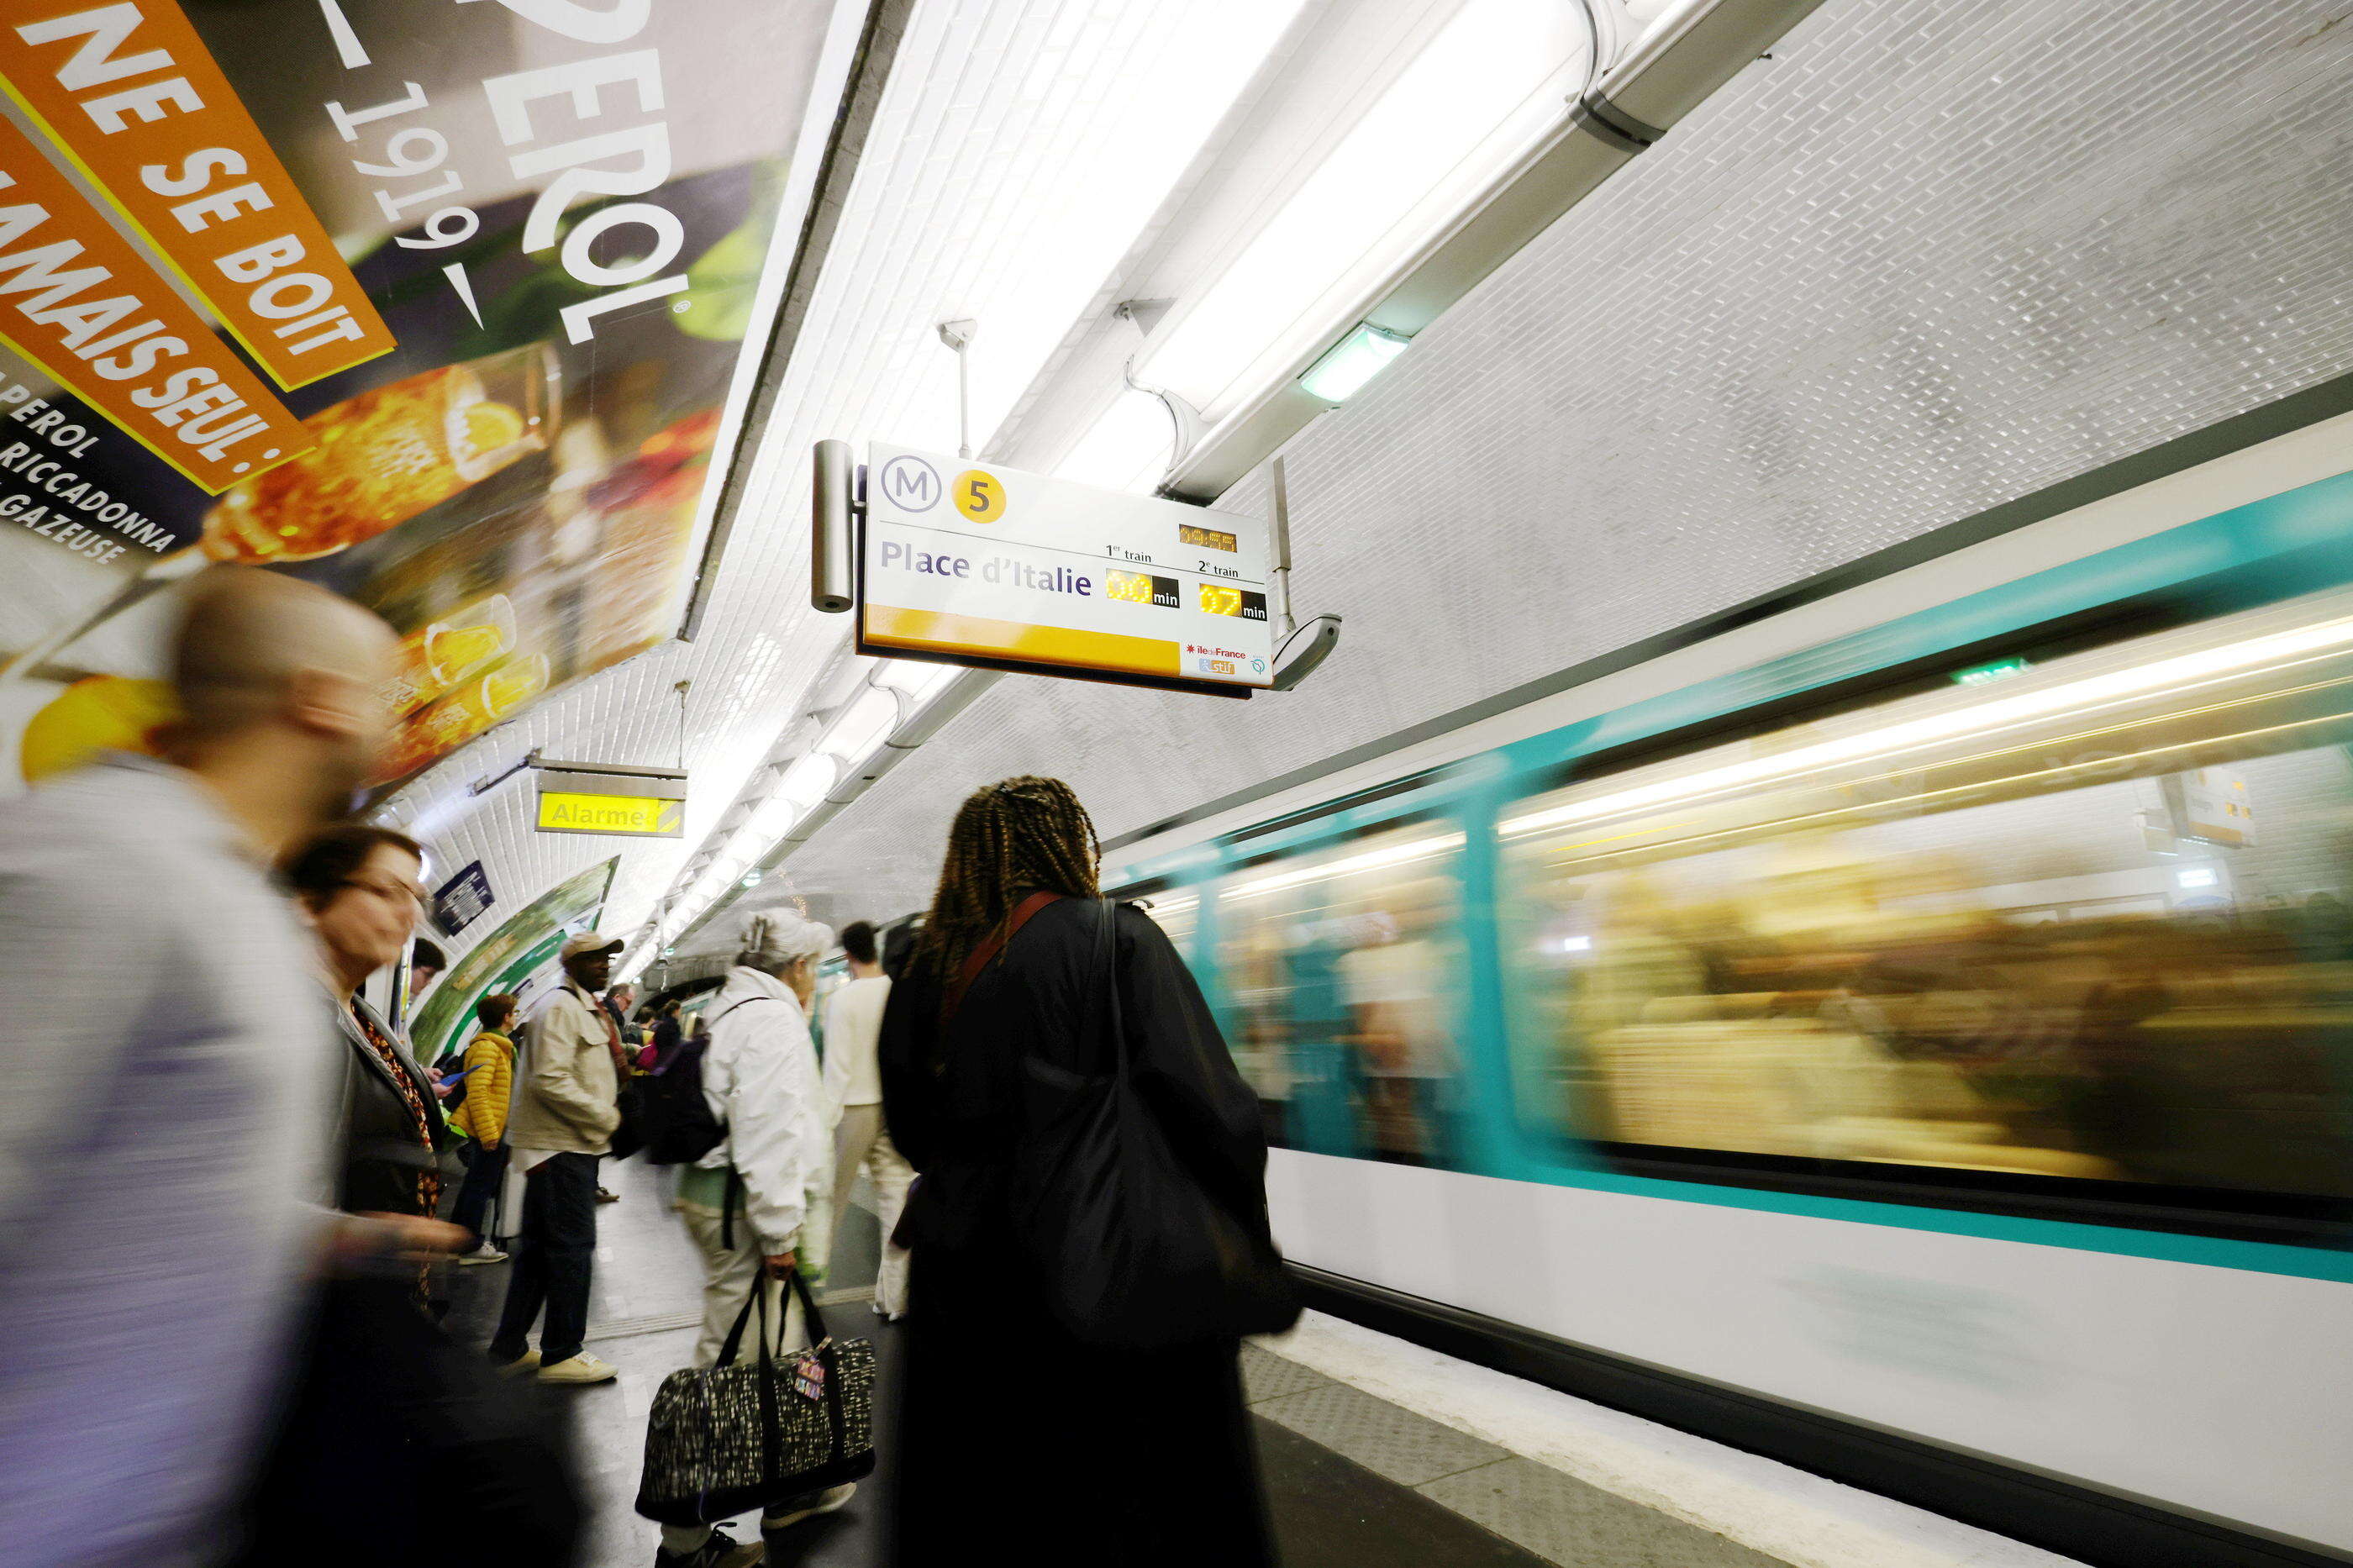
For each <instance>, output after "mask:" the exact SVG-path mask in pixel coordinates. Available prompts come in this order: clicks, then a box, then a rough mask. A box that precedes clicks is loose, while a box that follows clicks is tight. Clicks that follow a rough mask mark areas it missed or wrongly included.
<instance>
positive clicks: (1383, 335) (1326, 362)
mask: <svg viewBox="0 0 2353 1568" xmlns="http://www.w3.org/2000/svg"><path fill="white" fill-rule="evenodd" d="M1410 342H1413V340H1412V339H1411V338H1409V337H1407V336H1406V335H1405V334H1404V333H1402V332H1393V331H1389V330H1388V328H1387V327H1377V326H1374V325H1373V324H1372V323H1371V322H1370V321H1359V322H1358V323H1356V331H1353V332H1350V333H1349V334H1348V335H1347V336H1346V337H1345V338H1342V339H1341V340H1340V341H1339V342H1336V343H1334V344H1333V345H1332V347H1331V350H1330V352H1328V353H1325V354H1324V357H1323V358H1322V359H1319V360H1317V361H1316V362H1315V363H1314V364H1311V365H1309V366H1308V367H1307V374H1305V375H1303V376H1301V377H1300V378H1299V384H1300V385H1302V386H1303V387H1305V388H1306V389H1307V392H1308V394H1309V395H1310V396H1314V397H1320V398H1322V399H1323V400H1324V402H1326V403H1329V404H1333V405H1339V404H1343V403H1345V402H1347V401H1348V399H1350V398H1352V397H1354V396H1356V394H1357V393H1358V392H1360V391H1362V390H1363V389H1364V385H1365V384H1366V382H1368V381H1370V380H1372V379H1373V377H1375V376H1377V375H1378V374H1381V368H1382V367H1383V366H1384V365H1386V364H1388V363H1389V361H1391V360H1393V359H1395V358H1397V356H1398V355H1399V354H1401V353H1405V350H1406V345H1407V344H1408V343H1410Z"/></svg>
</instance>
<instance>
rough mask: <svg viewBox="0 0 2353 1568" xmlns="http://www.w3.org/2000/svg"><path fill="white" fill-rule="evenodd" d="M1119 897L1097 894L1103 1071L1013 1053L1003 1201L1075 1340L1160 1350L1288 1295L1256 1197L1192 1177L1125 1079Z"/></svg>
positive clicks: (1258, 1319) (1255, 1318) (1282, 1311)
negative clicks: (1023, 1078) (1014, 1168)
mask: <svg viewBox="0 0 2353 1568" xmlns="http://www.w3.org/2000/svg"><path fill="white" fill-rule="evenodd" d="M1117 909H1118V906H1117V905H1116V904H1114V903H1113V901H1112V900H1108V899H1104V900H1099V903H1098V917H1099V918H1098V921H1097V925H1096V932H1095V948H1094V962H1093V976H1092V986H1093V991H1094V995H1093V998H1092V1000H1093V1004H1094V1005H1092V1007H1091V1008H1090V1010H1089V1011H1090V1014H1091V1016H1094V1017H1097V1018H1100V1019H1102V1020H1103V1022H1104V1024H1105V1026H1107V1028H1108V1030H1109V1039H1108V1043H1107V1045H1106V1047H1105V1050H1104V1053H1103V1056H1104V1058H1105V1059H1106V1060H1107V1061H1108V1064H1109V1068H1108V1070H1107V1071H1104V1072H1103V1073H1100V1074H1094V1075H1083V1074H1074V1073H1070V1072H1067V1071H1065V1070H1064V1069H1062V1068H1058V1067H1055V1066H1053V1065H1052V1064H1050V1063H1047V1062H1043V1061H1040V1060H1039V1059H1038V1058H1035V1057H1032V1058H1029V1059H1028V1060H1027V1062H1026V1064H1025V1068H1026V1075H1027V1078H1028V1079H1029V1100H1030V1104H1031V1108H1032V1113H1031V1117H1030V1121H1031V1128H1032V1135H1031V1136H1030V1137H1029V1139H1028V1140H1026V1141H1025V1144H1026V1148H1027V1150H1028V1152H1029V1156H1030V1157H1029V1160H1028V1161H1027V1162H1026V1164H1025V1168H1024V1170H1023V1172H1022V1173H1021V1175H1020V1177H1019V1178H1018V1180H1019V1182H1020V1186H1019V1188H1018V1195H1017V1200H1016V1201H1017V1207H1016V1210H1015V1212H1016V1215H1017V1216H1018V1220H1017V1225H1018V1232H1019V1234H1020V1235H1021V1236H1023V1237H1027V1238H1028V1239H1029V1252H1030V1254H1031V1258H1032V1265H1033V1274H1032V1278H1034V1279H1037V1280H1039V1282H1040V1283H1041V1284H1042V1286H1043V1287H1044V1289H1045V1291H1046V1294H1047V1300H1048V1303H1049V1305H1050V1310H1052V1312H1053V1315H1054V1317H1055V1319H1056V1320H1057V1321H1059V1322H1060V1325H1061V1327H1062V1329H1063V1330H1064V1331H1066V1332H1068V1333H1069V1334H1070V1335H1071V1337H1072V1338H1073V1339H1075V1340H1077V1341H1079V1342H1081V1343H1082V1344H1089V1345H1096V1346H1101V1347H1103V1348H1108V1349H1120V1350H1161V1349H1167V1348H1171V1347H1174V1346H1177V1345H1186V1344H1198V1343H1202V1342H1208V1341H1212V1340H1223V1339H1238V1338H1240V1337H1242V1336H1244V1335H1247V1334H1264V1333H1279V1332H1281V1331H1283V1330H1284V1329H1287V1328H1289V1327H1290V1326H1291V1325H1292V1324H1293V1322H1295V1321H1298V1318H1299V1300H1298V1294H1297V1291H1296V1289H1295V1288H1294V1287H1293V1283H1292V1279H1291V1276H1290V1272H1289V1270H1288V1269H1286V1268H1284V1267H1283V1262H1282V1255H1281V1254H1280V1253H1278V1252H1277V1251H1276V1250H1275V1246H1274V1238H1273V1236H1272V1235H1271V1232H1270V1231H1269V1229H1268V1227H1267V1223H1266V1217H1265V1214H1264V1212H1263V1210H1262V1209H1261V1212H1259V1213H1257V1214H1254V1215H1246V1214H1240V1213H1237V1212H1235V1210H1234V1209H1233V1208H1232V1207H1230V1206H1229V1205H1227V1204H1226V1203H1224V1202H1222V1201H1221V1200H1220V1199H1219V1197H1218V1196H1217V1195H1216V1194H1213V1193H1211V1192H1210V1191H1209V1189H1208V1187H1207V1186H1206V1185H1204V1184H1203V1183H1202V1182H1201V1181H1200V1180H1199V1178H1198V1176H1196V1175H1195V1174H1194V1173H1193V1172H1192V1171H1191V1170H1189V1169H1188V1168H1187V1165H1186V1163H1185V1160H1184V1158H1183V1155H1182V1154H1181V1152H1179V1150H1178V1148H1177V1146H1176V1142H1175V1141H1174V1140H1173V1139H1172V1138H1171V1136H1170V1134H1169V1131H1168V1129H1167V1128H1166V1126H1165V1125H1164V1124H1163V1122H1162V1121H1161V1118H1160V1117H1159V1115H1158V1114H1157V1113H1156V1112H1155V1110H1154V1109H1153V1107H1152V1105H1151V1104H1150V1102H1149V1101H1148V1100H1146V1098H1145V1095H1144V1092H1143V1090H1142V1089H1141V1086H1139V1085H1138V1084H1137V1082H1136V1080H1135V1064H1134V1059H1133V1056H1132V1053H1131V1051H1130V1049H1129V1046H1128V1039H1127V1029H1126V1020H1125V1019H1124V1016H1122V1012H1121V1007H1120V999H1119V976H1118V973H1117V957H1118V950H1117V947H1116V944H1115V942H1114V940H1113V937H1114V931H1115V922H1116V921H1117Z"/></svg>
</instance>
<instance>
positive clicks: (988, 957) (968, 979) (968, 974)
mask: <svg viewBox="0 0 2353 1568" xmlns="http://www.w3.org/2000/svg"><path fill="white" fill-rule="evenodd" d="M1067 896H1068V895H1066V894H1062V893H1044V892H1039V893H1032V894H1030V895H1029V897H1028V898H1026V899H1024V900H1021V901H1020V902H1019V903H1018V904H1017V905H1015V906H1014V909H1013V912H1012V913H1011V914H1009V915H1008V916H1006V917H1005V923H1004V924H1003V925H1000V926H998V927H997V929H996V930H995V931H991V932H989V933H988V939H987V941H986V942H982V943H981V944H980V945H979V946H978V947H976V948H974V949H973V950H972V954H971V956H970V957H968V958H966V959H965V961H964V967H963V968H962V969H959V970H958V971H956V977H955V983H954V984H951V985H950V986H949V987H948V989H947V994H946V995H945V996H944V997H943V998H942V999H941V1002H940V1028H941V1029H942V1030H943V1031H944V1030H945V1029H946V1028H947V1026H948V1023H949V1021H950V1020H951V1019H953V1018H954V1017H955V1016H956V1009H957V1008H959V1007H961V1006H963V1005H964V994H965V992H966V991H968V990H970V989H971V988H972V983H973V982H974V981H976V980H977V979H979V978H980V974H981V971H983V970H985V969H987V967H988V966H989V963H990V962H991V961H993V960H994V959H995V958H996V957H997V954H998V953H1000V952H1004V951H1005V944H1006V943H1007V942H1011V941H1012V940H1013V939H1014V937H1015V936H1016V935H1018V934H1019V932H1020V930H1021V928H1022V927H1023V926H1026V925H1028V924H1029V917H1030V916H1031V915H1034V914H1036V913H1037V912H1038V911H1039V910H1042V909H1044V908H1045V907H1046V906H1047V905H1048V904H1050V903H1054V902H1056V901H1058V900H1060V899H1063V898H1065V897H1067Z"/></svg>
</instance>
